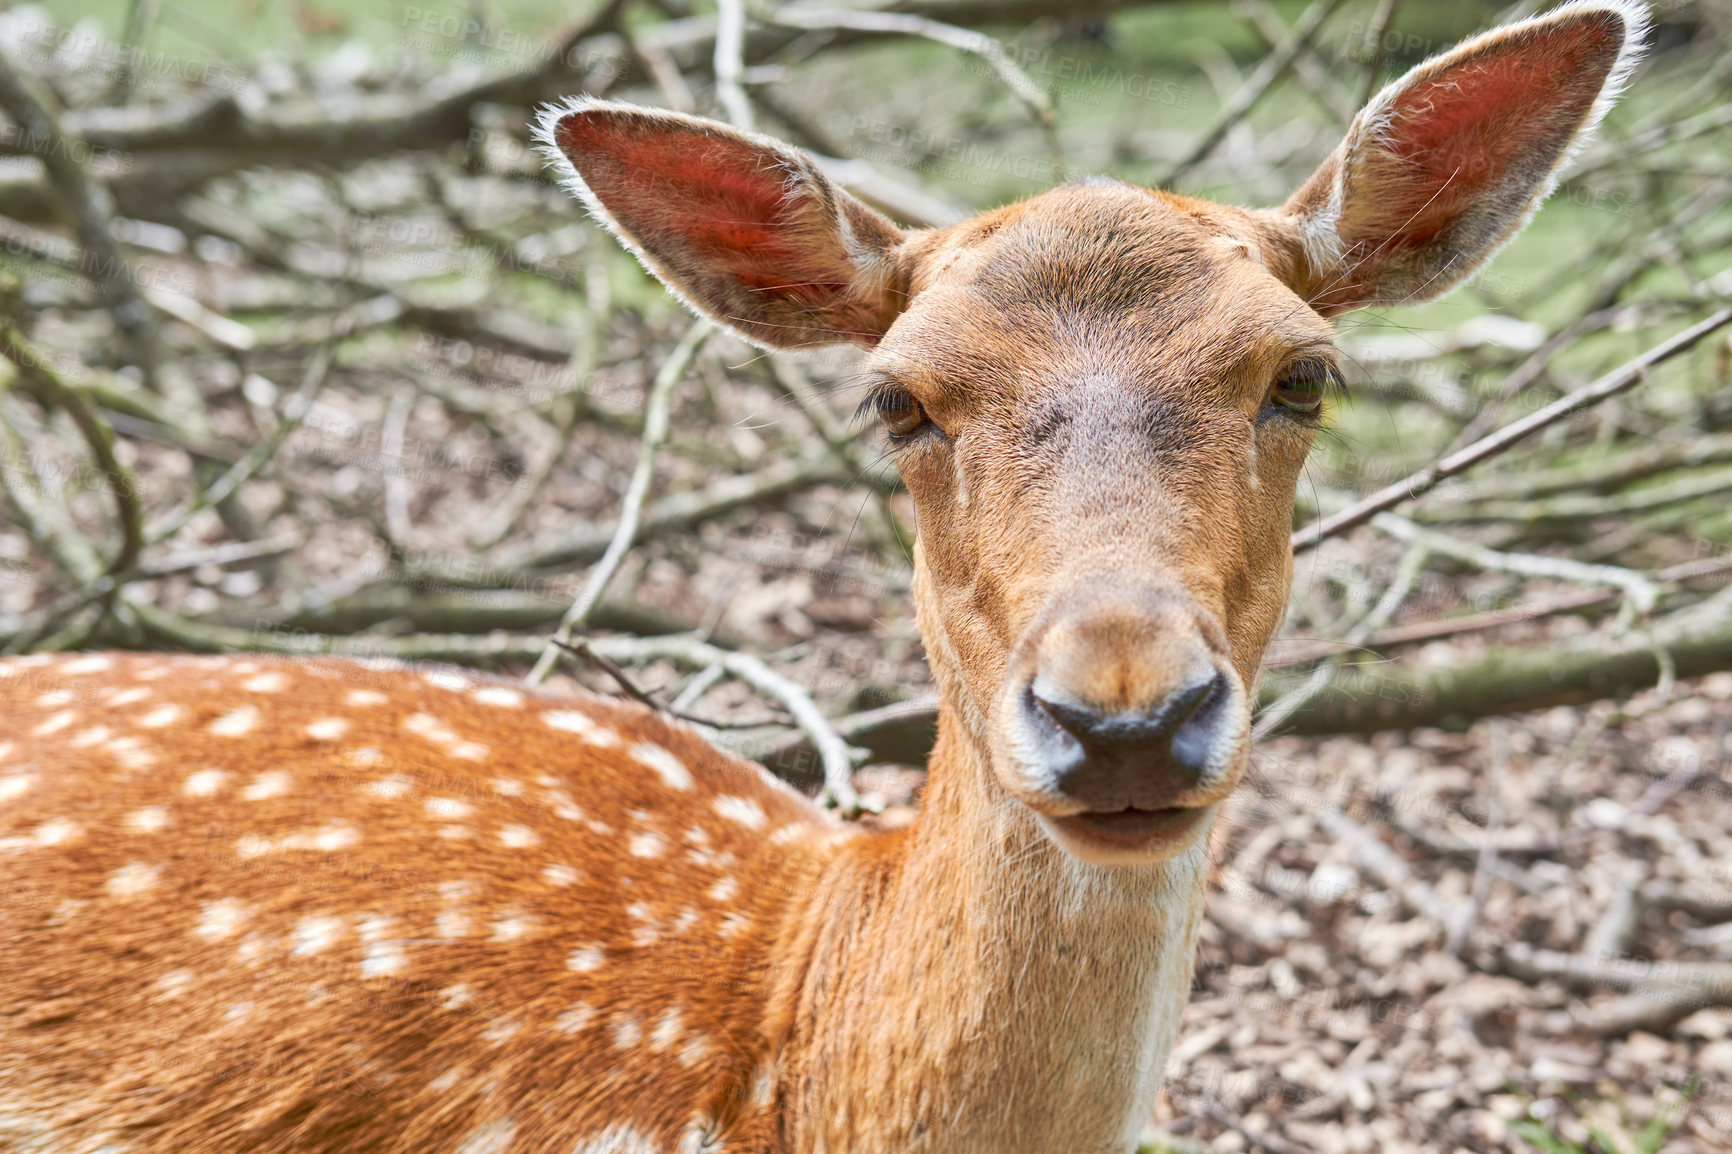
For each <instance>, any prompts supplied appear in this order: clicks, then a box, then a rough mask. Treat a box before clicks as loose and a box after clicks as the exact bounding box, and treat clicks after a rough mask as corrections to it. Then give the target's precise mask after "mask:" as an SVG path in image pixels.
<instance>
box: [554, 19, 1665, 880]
mask: <svg viewBox="0 0 1732 1154" xmlns="http://www.w3.org/2000/svg"><path fill="white" fill-rule="evenodd" d="M1644 21H1645V17H1644V14H1643V12H1642V10H1641V8H1640V7H1639V6H1638V5H1635V4H1632V3H1628V2H1625V0H1582V2H1578V3H1572V4H1566V5H1564V6H1563V7H1560V8H1558V9H1556V10H1555V11H1553V12H1552V13H1550V14H1548V15H1546V16H1544V17H1541V18H1539V19H1535V20H1530V21H1527V22H1524V23H1521V24H1516V25H1511V26H1508V27H1504V28H1500V29H1497V30H1494V31H1492V32H1490V33H1487V34H1485V35H1482V36H1480V37H1478V38H1476V39H1473V40H1470V41H1468V42H1466V43H1464V44H1462V45H1460V46H1458V47H1457V48H1455V49H1454V50H1452V51H1450V52H1448V53H1446V54H1444V55H1443V56H1441V57H1438V58H1436V59H1434V60H1431V61H1429V62H1427V63H1425V64H1423V65H1421V66H1420V67H1418V68H1416V69H1414V70H1413V71H1412V72H1410V73H1409V74H1407V75H1406V76H1404V77H1402V78H1401V79H1399V80H1397V81H1395V82H1394V83H1392V84H1391V85H1389V86H1388V87H1387V88H1385V89H1384V90H1383V91H1382V92H1380V93H1379V94H1378V95H1377V96H1376V97H1375V99H1373V100H1372V101H1371V103H1370V104H1369V105H1368V106H1367V107H1366V108H1365V109H1364V110H1363V111H1362V112H1361V113H1360V114H1359V115H1358V116H1357V117H1356V118H1355V120H1354V121H1353V124H1352V125H1351V127H1350V128H1349V129H1348V132H1347V135H1346V138H1345V139H1344V140H1343V141H1342V142H1341V144H1340V146H1339V147H1338V148H1337V149H1336V150H1335V151H1334V153H1333V154H1331V155H1330V157H1329V158H1328V159H1327V160H1326V161H1324V163H1323V164H1322V165H1321V167H1319V168H1318V169H1317V171H1316V172H1315V173H1314V174H1313V175H1312V176H1311V177H1310V179H1308V180H1307V181H1305V183H1304V184H1303V185H1302V186H1301V187H1300V189H1299V191H1298V192H1296V193H1295V194H1294V195H1293V197H1292V198H1291V199H1290V200H1289V201H1288V202H1287V203H1286V204H1285V205H1283V206H1281V207H1280V208H1275V209H1263V210H1254V211H1251V210H1244V209H1238V208H1228V207H1224V206H1221V205H1217V204H1212V203H1208V202H1206V201H1201V200H1196V199H1192V198H1190V197H1185V196H1178V195H1174V194H1172V193H1169V192H1165V191H1160V190H1153V189H1148V188H1140V187H1136V186H1133V185H1129V184H1124V183H1120V182H1118V181H1115V180H1109V179H1094V180H1084V181H1080V182H1077V183H1073V184H1067V185H1064V186H1062V187H1060V188H1056V189H1054V190H1052V191H1050V192H1047V193H1044V194H1042V195H1039V196H1035V197H1033V198H1031V199H1028V200H1025V201H1022V202H1020V203H1016V204H1012V205H1009V206H1007V207H1004V208H1000V209H996V210H994V211H991V212H988V213H985V214H984V215H981V216H978V217H975V218H973V219H971V220H967V221H964V222H962V223H960V224H957V225H954V226H951V227H948V228H940V229H932V230H918V231H909V230H905V229H902V228H899V227H897V226H896V225H895V224H893V223H892V222H891V221H889V220H888V219H886V218H885V217H883V216H882V215H880V214H879V213H878V212H876V211H874V210H873V209H871V208H869V207H868V206H866V205H865V204H862V203H861V202H860V201H858V200H856V199H855V198H853V197H852V196H850V195H849V194H848V193H846V192H844V191H843V190H841V189H840V188H837V187H836V186H835V185H833V184H832V183H831V182H830V181H829V180H828V179H826V178H825V176H824V175H823V174H822V172H821V171H820V169H819V168H818V166H817V165H816V164H815V163H814V162H813V161H812V160H811V159H810V158H809V157H807V156H805V155H804V154H802V153H800V152H799V151H797V150H795V149H792V148H789V147H787V146H785V145H782V144H780V143H778V142H776V141H774V140H771V139H768V138H766V137H763V136H758V135H753V134H750V133H745V132H741V131H738V130H736V129H733V128H729V127H726V126H723V125H720V124H716V123H713V122H709V121H704V120H698V119H694V118H692V117H689V116H683V115H678V114H674V113H668V112H658V111H651V110H647V109H643V108H637V107H631V106H627V105H621V104H611V103H605V102H602V101H598V100H586V99H578V100H572V101H570V102H568V103H567V104H565V105H564V106H562V107H558V108H554V109H551V110H549V111H548V112H547V113H546V115H545V116H544V117H543V119H542V122H541V133H540V135H541V139H542V141H543V142H544V144H545V145H546V151H547V153H548V155H549V157H550V158H551V160H552V162H553V163H554V165H555V166H556V167H557V168H558V169H559V170H560V172H561V173H562V174H563V176H564V179H565V182H566V184H567V186H568V187H569V188H570V189H571V190H572V191H573V192H574V193H575V194H576V195H577V196H579V197H580V198H581V199H582V200H583V201H584V203H585V204H586V205H588V207H589V209H590V211H591V212H592V213H594V214H595V216H596V217H597V218H599V219H600V220H601V221H602V222H603V223H605V224H606V225H607V227H609V228H610V229H612V230H613V232H614V233H615V234H616V235H617V236H618V237H619V238H620V240H621V241H622V242H623V243H624V244H625V245H626V246H627V247H628V248H630V249H631V250H632V251H633V252H634V253H636V254H637V255H638V256H639V258H640V259H641V260H642V261H643V263H644V265H645V267H646V268H648V269H649V270H650V272H652V273H653V274H655V275H656V276H657V277H659V278H660V279H661V280H662V281H663V282H664V283H665V284H667V286H668V287H669V288H671V289H672V290H673V291H674V292H676V293H678V294H679V295H680V297H681V298H682V299H684V300H685V301H686V303H687V304H689V305H690V306H691V307H692V308H694V309H695V310H697V311H699V312H701V313H704V314H706V315H708V316H710V317H711V318H713V319H715V320H716V321H717V322H719V323H721V324H723V325H726V326H728V327H729V328H731V329H733V330H734V331H735V332H737V333H739V334H740V335H742V336H744V337H745V338H747V339H748V340H751V341H753V342H756V343H758V344H760V345H763V346H766V347H770V348H780V349H786V348H799V347H805V346H811V345H821V344H826V343H834V342H851V343H854V344H857V345H862V346H865V347H866V348H868V349H869V350H870V355H869V357H868V358H867V361H866V369H865V374H866V378H867V382H868V384H867V398H868V399H867V405H868V407H870V408H871V409H873V410H876V412H877V414H878V415H879V417H881V418H882V421H883V424H884V427H885V430H886V435H887V436H888V438H889V441H890V444H891V446H892V447H893V450H894V453H895V458H896V462H897V464H898V466H899V468H900V470H901V473H902V476H903V478H904V480H905V481H906V483H907V486H908V489H909V492H910V493H911V494H912V495H913V497H914V504H915V508H916V511H917V516H918V529H919V549H918V554H917V557H916V583H915V590H916V597H917V599H918V607H919V616H920V623H921V628H922V633H923V636H924V638H925V640H926V644H927V650H928V653H929V655H930V657H931V660H932V664H933V668H934V672H935V674H936V677H937V679H938V682H939V685H940V688H941V691H942V695H943V701H944V703H945V706H946V708H947V710H948V711H949V713H950V714H951V715H952V716H953V717H954V718H955V719H956V721H957V722H958V723H959V724H960V726H961V729H962V730H963V731H964V732H965V734H966V737H967V742H968V744H969V745H970V746H971V747H972V749H973V751H974V752H975V753H976V754H977V755H978V756H977V758H976V760H977V762H978V763H979V764H980V765H982V766H985V767H987V768H988V769H989V771H990V772H989V774H988V775H987V776H988V778H989V780H986V781H981V782H979V783H978V784H979V786H980V787H981V789H982V790H983V791H985V793H984V795H983V796H990V797H992V798H994V799H995V800H1002V799H1003V798H1005V797H1008V798H1011V799H1014V800H1015V802H1017V803H1020V804H1021V805H1022V806H1025V807H1026V808H1027V810H1028V812H1029V813H1030V814H1031V815H1033V816H1034V818H1035V819H1036V820H1038V822H1039V825H1040V827H1041V828H1042V829H1043V830H1044V831H1045V833H1046V834H1047V835H1048V836H1049V837H1050V838H1051V839H1052V840H1053V841H1054V842H1055V843H1056V844H1057V845H1059V846H1060V847H1062V848H1063V849H1064V850H1065V851H1067V852H1069V853H1070V854H1073V855H1075V856H1076V857H1078V858H1081V859H1083V860H1085V861H1089V862H1094V863H1098V864H1133V865H1134V864H1139V863H1154V862H1159V861H1161V860H1163V859H1165V858H1166V857H1169V856H1170V855H1171V854H1173V853H1174V852H1176V851H1177V850H1179V849H1180V848H1182V847H1184V846H1187V845H1191V844H1194V842H1195V839H1196V837H1197V836H1198V834H1199V832H1200V831H1201V829H1202V828H1203V827H1204V826H1206V825H1207V822H1208V817H1209V815H1210V814H1212V813H1213V812H1214V809H1215V807H1216V806H1217V804H1218V803H1219V802H1220V801H1221V800H1222V799H1223V798H1224V797H1226V796H1227V794H1228V793H1229V792H1230V791H1231V790H1232V789H1233V787H1234V785H1235V783H1236V782H1237V781H1238V780H1239V778H1240V776H1241V775H1242V773H1243V772H1244V769H1245V766H1246V763H1247V759H1248V755H1249V746H1250V725H1249V718H1250V708H1251V701H1252V690H1253V686H1254V683H1255V681H1256V677H1257V671H1258V667H1259V663H1260V661H1261V658H1262V656H1263V652H1264V648H1265V646H1266V645H1267V644H1268V642H1269V640H1270V638H1271V636H1272V635H1273V634H1274V632H1275V630H1276V628H1277V627H1278V626H1279V624H1280V622H1281V619H1282V615H1283V612H1284V607H1285V605H1286V600H1287V594H1288V586H1289V583H1290V580H1291V575H1292V558H1291V553H1290V550H1289V548H1288V534H1289V531H1290V528H1291V519H1292V510H1293V497H1294V488H1295V483H1296V481H1297V479H1298V476H1299V472H1300V468H1301V466H1302V464H1303V462H1304V460H1305V456H1306V452H1307V450H1308V449H1309V447H1310V445H1311V443H1312V440H1313V439H1314V438H1315V437H1316V435H1317V430H1318V428H1319V426H1320V424H1321V422H1322V420H1323V404H1322V402H1323V398H1324V396H1325V394H1326V393H1327V392H1328V390H1329V388H1330V386H1331V385H1332V384H1335V383H1337V382H1339V380H1340V373H1339V370H1338V368H1337V362H1338V354H1337V352H1336V349H1335V346H1334V342H1333V331H1332V330H1333V326H1332V323H1331V320H1332V318H1334V317H1335V316H1337V315H1339V314H1341V313H1343V312H1346V311H1348V310H1350V309H1357V308H1363V307H1366V306H1371V305H1396V304H1403V303H1407V302H1412V301H1421V300H1427V299H1430V298H1432V297H1435V296H1438V295H1439V294H1441V293H1443V292H1445V291H1446V290H1448V289H1449V288H1451V287H1453V286H1455V285H1457V284H1459V283H1460V282H1461V281H1462V280H1463V279H1464V278H1465V277H1467V276H1468V275H1469V274H1471V273H1472V272H1473V270H1475V269H1476V268H1478V267H1479V266H1480V265H1481V264H1483V263H1484V262H1485V261H1486V260H1487V259H1488V258H1489V257H1490V256H1491V255H1492V254H1493V253H1494V252H1495V251H1496V250H1497V249H1498V247H1499V246H1500V245H1502V244H1503V243H1504V242H1505V241H1507V240H1508V239H1509V238H1510V237H1511V236H1512V235H1514V233H1515V232H1516V231H1517V230H1518V229H1520V228H1521V226H1522V225H1523V223H1524V222H1525V221H1526V220H1527V219H1528V217H1529V216H1530V215H1531V213H1532V212H1533V211H1534V209H1535V207H1536V206H1537V205H1538V204H1539V202H1540V201H1541V200H1542V199H1543V198H1544V197H1545V196H1546V194H1547V193H1548V192H1549V191H1550V190H1551V188H1552V186H1553V184H1554V183H1555V181H1556V179H1557V174H1558V171H1559V168H1560V166H1561V165H1562V164H1563V163H1564V161H1565V160H1566V159H1567V158H1568V156H1569V155H1570V153H1571V152H1572V150H1573V149H1575V148H1576V147H1577V146H1578V144H1579V143H1580V141H1581V140H1582V139H1583V137H1584V135H1585V134H1586V133H1587V132H1589V130H1591V128H1592V127H1593V126H1594V124H1595V123H1596V122H1597V121H1598V120H1599V118H1600V116H1601V115H1602V113H1603V112H1604V110H1605V109H1606V107H1607V106H1608V104H1609V102H1610V101H1611V99H1612V98H1613V96H1614V94H1615V93H1616V91H1617V90H1618V88H1619V87H1620V85H1621V84H1622V82H1623V80H1624V78H1625V77H1626V76H1627V74H1628V72H1629V71H1630V69H1631V67H1632V66H1633V62H1634V60H1635V57H1636V49H1635V44H1636V43H1637V41H1638V39H1639V37H1640V33H1641V30H1642V26H1643V24H1644Z"/></svg>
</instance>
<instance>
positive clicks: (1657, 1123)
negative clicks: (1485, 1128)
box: [1509, 1076, 1702, 1154]
mask: <svg viewBox="0 0 1732 1154" xmlns="http://www.w3.org/2000/svg"><path fill="white" fill-rule="evenodd" d="M1701 1081H1702V1080H1701V1079H1700V1078H1698V1077H1695V1076H1692V1077H1691V1078H1690V1080H1689V1081H1687V1082H1685V1083H1684V1085H1683V1086H1682V1087H1680V1088H1678V1089H1675V1090H1671V1091H1670V1093H1667V1092H1666V1090H1665V1089H1663V1090H1662V1091H1661V1092H1660V1093H1659V1094H1656V1095H1655V1099H1656V1101H1655V1106H1654V1113H1653V1116H1652V1117H1650V1118H1649V1119H1648V1120H1647V1121H1646V1122H1645V1123H1643V1124H1642V1126H1641V1127H1640V1128H1639V1129H1637V1130H1635V1131H1634V1132H1631V1131H1630V1130H1629V1129H1628V1125H1629V1119H1628V1117H1627V1115H1626V1112H1625V1110H1624V1107H1623V1103H1622V1102H1618V1103H1616V1104H1615V1105H1616V1111H1615V1112H1616V1114H1617V1116H1618V1122H1619V1125H1618V1126H1617V1127H1616V1129H1617V1131H1618V1134H1619V1135H1621V1137H1619V1136H1615V1135H1613V1134H1612V1133H1610V1132H1608V1130H1607V1128H1606V1126H1605V1125H1603V1124H1601V1123H1600V1122H1597V1121H1590V1122H1589V1123H1588V1144H1587V1145H1586V1146H1583V1145H1581V1144H1580V1143H1577V1142H1570V1141H1568V1140H1566V1139H1564V1138H1562V1137H1560V1136H1559V1135H1558V1133H1557V1132H1556V1131H1555V1130H1553V1129H1552V1127H1551V1126H1550V1125H1549V1124H1548V1123H1546V1122H1544V1121H1542V1120H1541V1119H1539V1118H1536V1117H1533V1116H1532V1114H1533V1111H1532V1104H1531V1102H1530V1103H1529V1111H1528V1113H1529V1117H1526V1118H1518V1119H1516V1120H1515V1121H1513V1122H1511V1123H1510V1124H1509V1128H1510V1131H1511V1132H1512V1133H1514V1134H1515V1135H1516V1137H1518V1138H1520V1139H1522V1140H1523V1141H1525V1142H1527V1143H1528V1144H1529V1145H1531V1146H1534V1147H1536V1148H1538V1149H1539V1150H1542V1151H1544V1154H1656V1152H1657V1151H1658V1150H1659V1149H1660V1147H1661V1146H1663V1145H1664V1144H1665V1142H1666V1137H1667V1136H1668V1135H1669V1134H1671V1132H1672V1131H1673V1130H1674V1129H1675V1128H1676V1127H1677V1125H1678V1123H1679V1122H1682V1121H1683V1120H1684V1114H1685V1112H1686V1111H1687V1110H1688V1109H1689V1105H1690V1101H1691V1100H1692V1099H1693V1098H1695V1096H1696V1091H1697V1090H1698V1089H1699V1088H1700V1087H1701ZM1511 1089H1515V1087H1511ZM1516 1092H1517V1093H1520V1091H1519V1090H1516ZM1522 1096H1523V1098H1524V1099H1525V1098H1526V1095H1525V1094H1524V1095H1522ZM1604 1105H1605V1103H1603V1102H1595V1103H1590V1104H1588V1106H1587V1108H1586V1109H1585V1110H1583V1111H1582V1112H1583V1113H1584V1114H1586V1113H1594V1114H1603V1113H1604V1112H1605V1111H1604V1110H1603V1106H1604ZM1596 1107H1602V1109H1596ZM1578 1109H1582V1107H1581V1104H1579V1103H1578Z"/></svg>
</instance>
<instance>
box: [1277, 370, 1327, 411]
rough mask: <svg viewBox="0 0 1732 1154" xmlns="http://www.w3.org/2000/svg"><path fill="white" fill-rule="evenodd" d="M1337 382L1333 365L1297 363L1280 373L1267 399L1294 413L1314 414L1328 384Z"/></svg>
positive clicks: (1320, 404) (1319, 405) (1319, 406)
mask: <svg viewBox="0 0 1732 1154" xmlns="http://www.w3.org/2000/svg"><path fill="white" fill-rule="evenodd" d="M1340 381H1341V377H1340V373H1339V372H1338V371H1337V370H1336V369H1335V367H1334V366H1333V365H1328V364H1324V363H1322V362H1312V361H1301V362H1300V363H1298V364H1296V365H1292V366H1290V367H1289V368H1287V369H1286V370H1285V371H1283V372H1282V374H1281V376H1280V379H1278V380H1277V381H1276V382H1275V391H1274V392H1272V393H1271V394H1270V395H1269V399H1270V400H1271V401H1273V402H1274V403H1275V404H1277V405H1280V406H1281V407H1282V408H1284V409H1291V410H1293V411H1294V412H1295V413H1315V412H1316V411H1317V410H1318V409H1319V408H1321V407H1322V406H1323V393H1324V390H1326V389H1327V388H1329V386H1330V385H1331V384H1337V385H1339V384H1340Z"/></svg>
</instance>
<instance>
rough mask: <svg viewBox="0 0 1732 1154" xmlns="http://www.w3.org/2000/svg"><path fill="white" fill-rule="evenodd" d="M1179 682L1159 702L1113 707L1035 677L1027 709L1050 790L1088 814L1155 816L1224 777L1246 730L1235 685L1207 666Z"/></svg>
mask: <svg viewBox="0 0 1732 1154" xmlns="http://www.w3.org/2000/svg"><path fill="white" fill-rule="evenodd" d="M1175 680H1176V681H1177V682H1178V684H1177V685H1176V687H1175V688H1173V689H1172V690H1170V691H1169V692H1167V693H1166V694H1165V695H1164V696H1163V697H1161V698H1160V699H1159V700H1156V701H1153V702H1147V703H1143V704H1142V705H1141V707H1140V708H1137V709H1110V708H1103V707H1101V706H1099V705H1097V704H1095V703H1092V702H1088V701H1084V700H1080V699H1078V698H1077V697H1076V696H1074V695H1073V694H1070V693H1066V692H1065V691H1064V690H1063V689H1061V688H1060V687H1058V686H1057V685H1055V684H1052V683H1051V682H1049V681H1047V680H1046V679H1045V678H1042V677H1039V676H1037V677H1035V679H1034V680H1033V681H1031V682H1030V683H1029V684H1028V685H1027V687H1026V688H1025V689H1024V690H1023V693H1022V702H1021V706H1022V710H1021V711H1022V713H1023V720H1024V723H1025V725H1026V727H1027V731H1029V732H1031V733H1033V734H1036V735H1038V738H1037V740H1038V741H1039V742H1040V744H1041V745H1042V746H1044V747H1045V748H1044V750H1043V752H1044V754H1045V756H1044V757H1043V758H1042V759H1041V760H1042V761H1044V762H1045V764H1046V766H1047V773H1048V775H1049V777H1048V781H1049V783H1050V785H1051V787H1052V789H1053V790H1054V791H1056V792H1057V793H1060V794H1063V795H1064V796H1066V797H1068V798H1070V799H1072V800H1073V801H1077V802H1080V803H1082V805H1083V806H1084V807H1085V808H1086V809H1088V810H1090V811H1099V812H1111V811H1118V810H1124V809H1141V810H1155V809H1163V808H1166V807H1168V806H1171V805H1174V804H1176V803H1177V802H1178V801H1179V800H1180V799H1182V797H1183V796H1184V795H1185V793H1186V792H1187V791H1190V790H1192V789H1194V788H1195V787H1196V786H1198V785H1199V784H1200V783H1201V782H1203V781H1204V779H1205V778H1207V777H1208V776H1210V774H1211V772H1212V771H1218V770H1219V769H1220V767H1221V766H1222V764H1223V762H1224V761H1226V760H1228V759H1229V758H1230V753H1231V751H1230V750H1229V749H1228V748H1227V747H1228V746H1230V745H1231V744H1232V743H1233V741H1234V738H1235V735H1236V734H1237V732H1238V729H1239V728H1240V727H1238V726H1236V725H1235V718H1234V714H1235V697H1236V695H1235V693H1234V688H1233V682H1232V681H1231V680H1230V679H1229V677H1228V676H1227V674H1225V673H1223V672H1221V671H1220V670H1218V669H1216V668H1214V667H1213V666H1212V665H1208V664H1206V663H1205V664H1201V665H1200V667H1199V668H1197V669H1195V670H1193V671H1192V672H1191V673H1190V674H1189V675H1188V676H1186V677H1184V678H1180V679H1175Z"/></svg>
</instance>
